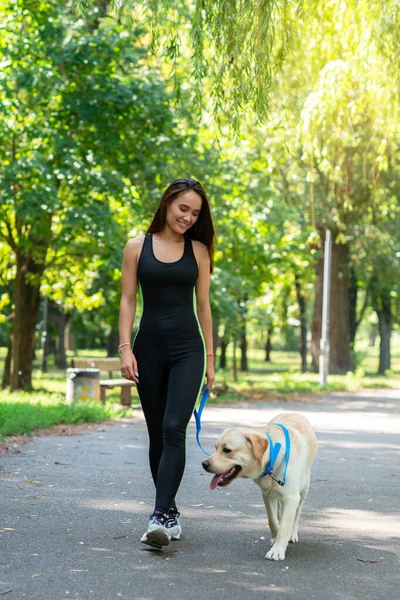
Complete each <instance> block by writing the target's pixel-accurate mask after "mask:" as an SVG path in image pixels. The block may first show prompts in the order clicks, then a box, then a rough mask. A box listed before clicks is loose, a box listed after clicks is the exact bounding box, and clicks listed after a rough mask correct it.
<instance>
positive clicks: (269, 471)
mask: <svg viewBox="0 0 400 600" xmlns="http://www.w3.org/2000/svg"><path fill="white" fill-rule="evenodd" d="M271 425H276V426H277V427H281V429H283V433H284V434H285V446H286V451H285V470H284V472H283V477H282V480H280V479H275V476H274V474H273V469H274V465H275V462H276V459H277V458H278V454H279V452H280V449H281V448H282V444H281V443H280V442H276V444H274V443H273V442H272V439H271V436H270V435H269V433H268V432H267V431H266V432H265V433H266V435H267V437H268V442H269V462H268V464H267V466H266V467H265V469H264V471H263V472H262V473H261V475H260V477H265V476H266V475H269V476H270V477H272V479H273V480H274V481H276V482H277V483H279V485H281V486H284V485H285V483H286V471H287V468H288V464H289V458H290V437H289V432H288V430H287V428H286V427H285V425H281V424H280V423H271Z"/></svg>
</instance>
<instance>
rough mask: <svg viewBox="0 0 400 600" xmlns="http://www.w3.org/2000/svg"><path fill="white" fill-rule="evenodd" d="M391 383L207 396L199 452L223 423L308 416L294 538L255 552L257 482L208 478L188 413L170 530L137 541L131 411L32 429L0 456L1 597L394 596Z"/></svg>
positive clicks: (143, 490) (266, 540)
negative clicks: (264, 396) (377, 387)
mask: <svg viewBox="0 0 400 600" xmlns="http://www.w3.org/2000/svg"><path fill="white" fill-rule="evenodd" d="M399 409H400V390H399V391H366V392H362V393H358V394H353V395H349V394H347V393H335V394H331V395H327V396H326V397H325V398H319V399H318V400H316V401H315V402H307V403H290V402H268V403H263V402H241V403H239V404H232V405H224V406H209V407H207V408H206V410H205V412H204V417H203V430H202V443H203V446H204V447H205V448H207V449H208V450H209V451H210V452H211V451H212V449H213V446H214V443H215V440H216V438H217V437H218V435H219V434H220V432H221V431H222V430H223V429H224V428H226V427H230V426H237V425H242V424H243V425H251V426H253V425H254V426H260V425H263V424H265V423H267V422H268V421H269V420H270V419H271V418H272V417H274V416H275V415H277V414H278V413H279V412H282V411H297V412H300V413H302V414H304V415H305V416H307V417H308V419H309V420H310V422H311V424H312V425H313V427H314V429H315V431H316V433H317V437H318V440H319V453H318V456H317V459H316V462H315V464H314V467H313V471H312V481H311V487H310V492H309V495H308V498H307V501H306V504H305V506H304V509H303V513H302V518H301V521H300V527H299V538H300V541H299V543H298V544H290V545H289V548H288V550H287V553H286V560H285V561H277V562H274V561H267V560H265V558H264V556H265V554H266V552H267V550H268V549H269V548H270V536H269V531H268V527H267V520H266V514H265V509H264V505H263V502H262V498H261V494H260V490H259V488H258V487H257V486H256V485H255V484H253V483H252V482H251V481H249V480H237V481H234V482H233V483H232V484H231V485H230V486H228V487H226V488H217V489H216V490H215V491H211V490H210V489H209V483H210V479H211V476H210V475H209V474H207V473H205V472H204V471H203V469H202V468H201V461H202V460H204V457H205V455H203V453H202V452H201V450H200V449H199V447H198V446H197V444H196V439H195V426H194V421H192V422H191V425H190V428H189V434H188V444H187V463H186V471H185V475H184V478H183V480H182V484H181V488H180V490H179V494H178V498H177V503H178V507H179V509H180V511H181V513H182V527H183V536H182V539H181V540H179V541H175V542H172V543H171V544H170V546H168V547H167V548H165V549H164V550H162V551H161V552H160V551H156V550H153V549H151V548H148V547H147V546H145V545H143V544H141V543H140V541H139V539H140V537H141V535H142V534H143V532H144V531H145V529H146V526H147V520H148V516H149V514H150V513H151V511H152V509H153V502H154V486H153V483H152V480H151V477H150V470H149V466H148V457H147V445H148V440H147V432H146V428H145V424H144V421H143V416H142V414H141V412H140V410H138V409H136V411H135V416H134V417H133V418H132V419H126V420H124V421H123V422H118V423H116V424H113V425H111V426H108V425H107V426H105V425H94V426H93V428H92V430H91V431H90V432H88V433H85V434H81V435H76V436H75V435H74V436H64V437H60V436H57V437H56V436H46V437H38V438H34V439H33V440H31V441H30V442H28V443H27V444H24V445H23V446H21V452H20V453H18V454H12V453H11V454H10V455H6V456H4V457H2V458H1V459H0V465H1V467H0V477H1V481H0V486H1V487H0V595H1V597H3V596H4V597H6V598H9V599H10V600H13V599H16V598H18V599H20V598H29V600H36V599H37V600H59V599H64V598H81V599H82V598H83V599H85V600H89V599H96V600H110V599H114V598H115V599H118V598H124V599H129V600H130V599H135V600H158V599H163V600H192V599H193V600H214V599H218V600H225V599H226V600H228V599H229V600H236V599H237V600H239V599H242V598H246V599H247V598H249V599H251V598H253V597H260V598H261V597H263V598H271V599H276V600H281V599H282V600H284V599H286V598H296V599H297V600H314V599H315V600H321V599H326V600H335V599H338V600H339V599H340V600H355V599H357V600H358V599H363V600H380V599H382V600H383V599H384V600H398V599H399V598H400V577H399V557H400V547H399V534H400V518H399V497H400V493H399V492H400V460H399V456H400V435H399V432H400V410H399Z"/></svg>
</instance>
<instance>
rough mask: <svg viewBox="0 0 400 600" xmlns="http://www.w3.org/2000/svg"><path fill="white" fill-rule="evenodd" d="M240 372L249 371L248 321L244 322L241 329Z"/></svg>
mask: <svg viewBox="0 0 400 600" xmlns="http://www.w3.org/2000/svg"><path fill="white" fill-rule="evenodd" d="M240 352H241V355H240V370H241V371H247V370H248V363H247V338H246V321H243V322H242V326H241V328H240Z"/></svg>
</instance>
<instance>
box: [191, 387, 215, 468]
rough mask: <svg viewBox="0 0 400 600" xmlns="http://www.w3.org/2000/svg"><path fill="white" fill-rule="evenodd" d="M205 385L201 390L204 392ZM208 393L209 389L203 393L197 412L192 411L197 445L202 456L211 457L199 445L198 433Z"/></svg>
mask: <svg viewBox="0 0 400 600" xmlns="http://www.w3.org/2000/svg"><path fill="white" fill-rule="evenodd" d="M206 385H207V384H206V383H205V384H204V385H203V387H202V388H201V389H202V390H204V388H205V387H206ZM209 393H210V390H209V389H207V390H204V391H203V394H202V396H201V401H200V406H199V410H198V411H197V410H196V409H194V411H193V414H194V418H195V419H196V440H197V443H198V445H199V446H200V448H201V449H202V450H203V452H204V454H207V456H211V454H209V453H208V452H206V451H205V450H204V448H203V446H202V445H201V444H200V431H201V414H202V412H203V410H204V407H205V405H206V402H207V399H208V394H209Z"/></svg>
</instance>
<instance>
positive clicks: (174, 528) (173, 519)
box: [165, 512, 182, 540]
mask: <svg viewBox="0 0 400 600" xmlns="http://www.w3.org/2000/svg"><path fill="white" fill-rule="evenodd" d="M180 516H181V515H180V513H178V512H175V513H169V514H168V515H167V521H166V523H165V528H166V529H167V531H169V533H170V536H171V540H180V538H181V534H182V527H181V523H180V520H179V518H180Z"/></svg>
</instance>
